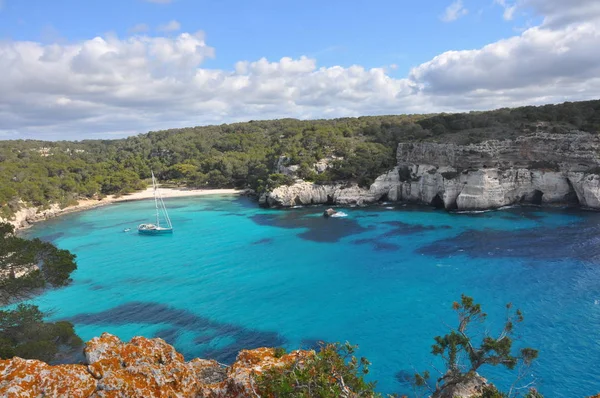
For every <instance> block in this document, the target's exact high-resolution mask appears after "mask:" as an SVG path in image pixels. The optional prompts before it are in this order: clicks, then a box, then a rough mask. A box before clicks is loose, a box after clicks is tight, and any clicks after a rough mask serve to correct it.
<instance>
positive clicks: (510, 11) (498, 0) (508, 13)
mask: <svg viewBox="0 0 600 398" xmlns="http://www.w3.org/2000/svg"><path fill="white" fill-rule="evenodd" d="M494 3H495V4H498V5H499V6H500V7H502V8H504V14H503V15H502V17H503V18H504V19H505V20H507V21H510V20H512V19H513V18H514V15H515V11H516V10H517V5H516V4H510V3H509V2H508V1H506V0H494Z"/></svg>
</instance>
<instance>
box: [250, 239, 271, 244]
mask: <svg viewBox="0 0 600 398" xmlns="http://www.w3.org/2000/svg"><path fill="white" fill-rule="evenodd" d="M273 241H274V239H273V238H263V239H259V240H257V241H254V242H252V243H251V245H266V244H268V243H273Z"/></svg>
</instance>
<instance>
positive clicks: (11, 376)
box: [0, 357, 96, 398]
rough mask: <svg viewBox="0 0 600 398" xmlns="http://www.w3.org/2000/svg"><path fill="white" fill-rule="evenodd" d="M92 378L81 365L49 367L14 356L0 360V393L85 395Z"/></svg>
mask: <svg viewBox="0 0 600 398" xmlns="http://www.w3.org/2000/svg"><path fill="white" fill-rule="evenodd" d="M95 390H96V380H95V379H94V378H93V377H92V376H91V375H90V374H89V373H88V371H87V369H86V367H85V366H83V365H57V366H49V365H47V364H46V363H44V362H41V361H38V360H34V359H22V358H18V357H15V358H13V359H9V360H3V361H0V396H2V397H7V398H21V397H23V398H24V397H40V396H43V397H64V396H68V397H73V398H79V397H89V396H91V395H92V394H93V393H94V391H95Z"/></svg>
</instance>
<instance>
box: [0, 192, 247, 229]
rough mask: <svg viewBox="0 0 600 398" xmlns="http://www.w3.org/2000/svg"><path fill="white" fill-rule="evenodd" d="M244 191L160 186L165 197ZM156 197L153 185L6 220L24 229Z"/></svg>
mask: <svg viewBox="0 0 600 398" xmlns="http://www.w3.org/2000/svg"><path fill="white" fill-rule="evenodd" d="M243 192H244V190H241V189H189V188H160V193H161V196H162V197H163V199H170V198H185V197H196V196H206V195H240V194H242V193H243ZM153 198H154V190H153V188H152V187H149V188H146V189H145V190H143V191H137V192H133V193H130V194H126V195H122V196H118V197H115V195H108V196H106V197H105V198H102V199H82V200H79V201H78V203H77V204H76V205H73V206H67V207H65V208H62V209H61V208H60V207H59V206H58V205H56V204H54V205H51V206H50V208H49V209H46V210H41V211H39V212H38V210H37V208H32V207H29V208H23V209H21V210H19V211H18V212H17V213H16V214H15V216H14V218H13V219H11V220H4V221H6V222H8V223H10V224H13V225H14V226H15V231H22V230H25V229H28V228H30V227H31V226H32V225H33V224H35V223H37V222H40V221H46V220H49V219H51V218H55V217H60V216H63V215H65V214H71V213H76V212H80V211H85V210H91V209H95V208H97V207H102V206H106V205H110V204H113V203H119V202H133V201H138V200H148V199H153Z"/></svg>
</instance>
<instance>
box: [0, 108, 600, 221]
mask: <svg viewBox="0 0 600 398" xmlns="http://www.w3.org/2000/svg"><path fill="white" fill-rule="evenodd" d="M599 111H600V100H597V101H587V102H576V103H564V104H561V105H546V106H541V107H532V106H530V107H522V108H515V109H506V108H505V109H499V110H495V111H489V112H470V113H460V114H438V115H399V116H369V117H358V118H339V119H331V120H307V121H301V120H296V119H280V120H270V121H249V122H246V123H233V124H222V125H219V126H216V125H213V126H204V127H189V128H181V129H172V130H164V131H151V132H149V133H147V134H141V135H138V136H135V137H129V138H124V139H117V140H84V141H76V142H69V141H59V142H45V141H37V140H13V141H2V142H1V143H0V216H4V217H6V216H10V215H12V214H13V213H14V212H15V211H16V210H17V209H18V208H19V207H20V206H22V203H21V201H23V202H25V203H26V204H28V205H33V206H42V207H43V206H48V205H49V204H53V203H57V204H60V205H61V206H67V205H70V204H73V203H74V202H75V201H77V200H78V199H80V198H98V197H102V196H104V195H110V194H125V193H128V192H132V191H134V190H138V189H141V188H144V187H145V186H146V185H147V179H148V178H149V177H150V170H153V171H154V173H155V174H156V176H157V177H158V178H159V179H160V180H161V181H171V182H174V183H177V184H183V185H187V186H190V187H213V188H231V187H237V188H252V189H255V190H257V191H259V192H260V191H263V190H265V189H269V188H272V187H273V185H274V184H277V183H289V181H286V180H284V179H281V178H279V179H278V178H276V177H275V178H273V177H272V174H273V173H275V172H276V170H275V165H276V164H277V162H278V161H279V159H280V157H282V156H283V157H285V158H286V159H287V163H288V164H293V165H299V166H300V172H299V174H300V176H301V177H303V178H305V179H307V180H309V181H315V182H329V181H336V180H344V181H353V182H357V183H359V184H360V185H363V186H368V185H369V184H370V183H371V182H372V181H373V180H374V179H375V178H376V177H377V176H379V175H380V174H382V173H383V172H385V171H387V170H389V169H390V168H391V167H393V166H394V165H395V163H396V159H395V154H396V147H397V144H398V142H419V141H435V142H456V143H461V144H468V143H474V142H480V141H483V140H487V139H506V138H515V137H517V136H519V135H523V134H528V133H532V132H536V131H551V132H557V133H564V132H568V131H572V130H585V131H590V132H594V133H597V132H598V131H599V130H600V112H599ZM327 157H330V158H331V159H336V160H335V161H334V162H332V165H331V166H332V167H330V168H328V169H327V170H326V171H325V172H322V173H316V172H315V169H314V167H313V165H314V164H315V162H318V161H319V160H321V159H324V158H327Z"/></svg>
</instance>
